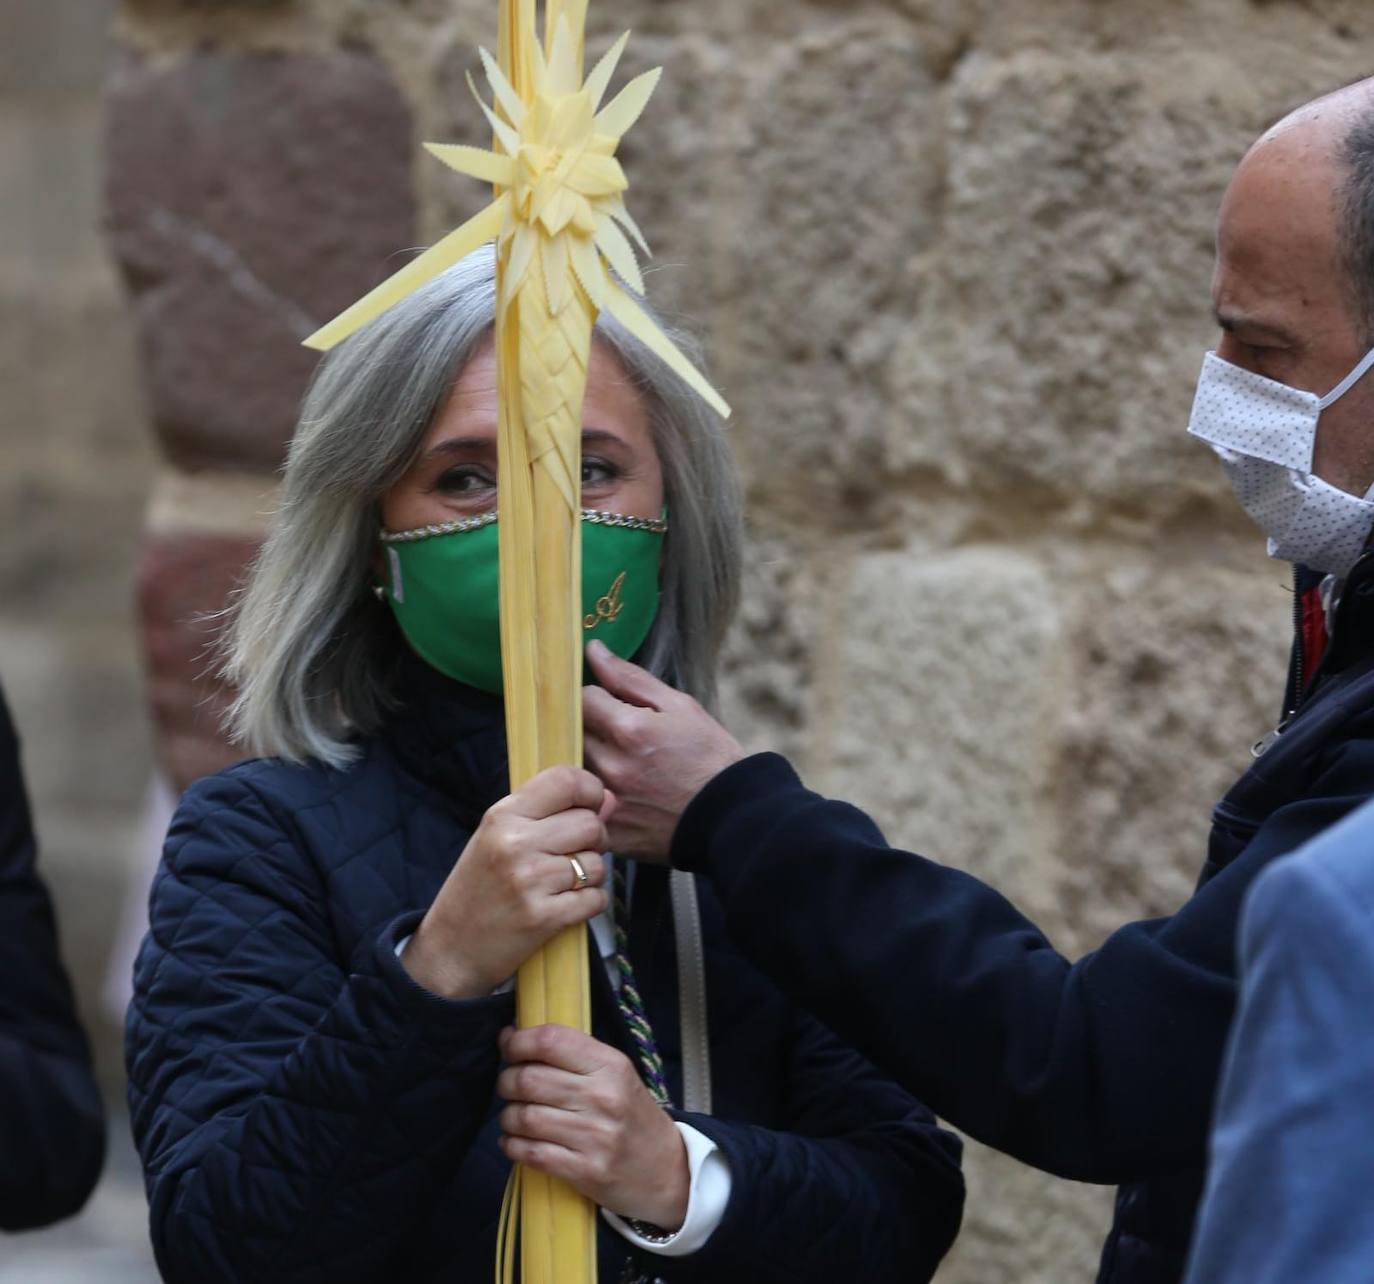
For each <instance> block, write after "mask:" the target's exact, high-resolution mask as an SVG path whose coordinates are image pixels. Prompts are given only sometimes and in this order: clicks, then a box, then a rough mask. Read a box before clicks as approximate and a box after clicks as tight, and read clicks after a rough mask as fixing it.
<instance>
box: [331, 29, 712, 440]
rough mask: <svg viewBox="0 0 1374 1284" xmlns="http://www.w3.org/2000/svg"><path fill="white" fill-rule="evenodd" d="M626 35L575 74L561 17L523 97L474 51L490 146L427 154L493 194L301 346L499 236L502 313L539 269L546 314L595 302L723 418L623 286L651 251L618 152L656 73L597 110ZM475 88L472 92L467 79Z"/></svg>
mask: <svg viewBox="0 0 1374 1284" xmlns="http://www.w3.org/2000/svg"><path fill="white" fill-rule="evenodd" d="M628 40H629V33H628V32H626V33H625V35H623V36H621V37H620V39H619V40H617V41H616V43H615V45H614V46H613V47H612V48H611V49H610V51H609V52H608V53H607V54H606V55H605V57H603V58H602V59H601V61H600V62H599V63H597V65H596V67H595V68H593V70H592V72H591V73H590V74H589V75H588V76H587V78H586V80H585V81H583V80H582V78H581V72H580V69H579V66H578V63H579V55H578V53H577V52H576V48H575V42H574V38H573V36H572V34H571V32H570V30H569V27H568V24H567V21H566V19H565V18H561V17H560V18H559V20H558V23H557V25H556V27H555V31H554V36H553V42H552V47H551V48H550V50H549V51H548V53H547V55H546V54H545V52H544V50H543V49H542V48H541V47H540V45H539V42H538V41H535V42H533V43H532V46H531V53H532V67H533V76H532V93H531V94H530V96H529V98H528V100H526V99H523V98H522V97H521V96H520V94H518V93H517V92H516V90H515V87H514V86H513V85H512V84H511V82H510V80H509V79H508V78H507V77H506V75H505V74H504V73H503V72H502V70H501V69H500V67H498V66H497V64H496V61H495V59H493V58H492V56H491V55H490V54H489V53H488V52H487V51H486V50H485V49H480V50H479V51H478V52H479V54H480V55H481V59H482V66H483V69H484V71H485V73H486V77H487V81H488V83H489V84H490V86H491V90H492V96H493V104H494V105H488V104H487V103H486V102H484V101H483V100H482V99H481V98H480V96H479V97H478V105H479V106H480V107H481V109H482V111H483V112H484V113H485V115H486V117H487V119H488V121H490V123H491V127H492V130H493V132H494V134H495V138H496V145H497V150H492V151H487V150H484V149H482V148H478V147H466V146H461V145H457V144H445V143H426V144H425V150H426V151H428V152H429V153H430V154H431V155H433V156H435V157H437V158H438V159H439V160H441V161H443V162H444V164H446V165H448V166H449V167H450V168H451V169H455V170H457V171H458V172H459V173H460V174H466V175H468V176H469V177H471V178H476V179H480V180H482V181H483V182H487V183H491V184H492V185H493V186H494V187H495V189H496V197H495V199H494V200H493V201H492V202H491V204H490V205H488V206H487V207H486V208H485V209H483V210H482V211H481V212H480V213H479V214H477V215H475V216H474V217H473V218H471V219H469V220H468V221H467V222H466V223H464V224H463V225H462V226H461V227H458V228H456V229H455V230H454V231H452V232H450V233H449V234H448V235H447V236H446V237H444V238H443V239H442V240H441V241H439V242H438V243H437V244H435V245H434V246H432V247H431V248H430V249H429V250H427V251H426V252H425V253H424V254H421V255H420V256H419V257H418V258H416V259H414V260H413V261H412V262H410V263H409V264H407V265H406V266H405V267H404V268H402V269H401V270H400V271H399V272H397V273H396V274H395V275H394V276H392V277H390V278H388V279H387V280H386V281H384V282H382V284H381V285H379V286H378V287H377V288H376V289H375V290H373V291H371V293H369V294H367V295H365V296H364V297H363V298H361V299H359V300H358V302H356V303H355V304H353V305H352V307H350V308H348V309H347V310H345V311H344V312H342V313H340V315H339V316H338V317H336V318H335V319H334V320H333V321H331V322H329V323H328V324H327V325H325V326H323V327H322V328H321V329H319V330H318V331H316V332H315V333H314V334H312V335H311V336H310V337H309V338H308V339H306V340H305V345H306V346H307V347H310V348H316V349H319V350H320V351H327V350H328V349H330V348H332V347H334V345H335V344H337V343H339V342H341V341H342V340H344V339H346V338H347V337H348V336H349V335H350V334H352V333H353V332H354V331H356V330H358V329H360V328H361V327H362V326H364V325H365V324H367V322H369V321H371V320H372V319H373V318H375V317H377V316H379V315H381V313H383V312H385V311H386V310H387V309H388V308H390V307H392V306H393V305H394V304H396V303H398V302H400V300H401V299H403V298H405V296H406V295H408V294H410V293H411V292H412V291H414V290H416V289H418V288H419V287H420V286H421V285H423V284H424V283H425V282H426V281H429V280H430V279H432V278H433V277H435V276H437V275H438V274H439V273H440V272H442V271H444V270H445V269H446V268H448V267H451V266H452V265H453V264H455V263H457V262H458V261H459V260H460V259H462V258H463V257H464V256H466V255H467V254H469V253H471V252H472V251H473V250H475V249H477V248H478V247H479V246H481V245H484V244H486V243H487V242H489V241H492V240H496V241H497V242H498V243H499V253H500V257H501V260H502V262H503V263H504V264H505V270H504V272H503V274H502V295H501V300H500V306H501V311H502V313H503V314H504V313H505V311H506V310H507V309H508V308H509V306H510V304H511V302H512V301H513V300H514V299H515V298H517V297H518V296H519V295H520V294H521V293H522V292H523V291H524V290H526V289H527V288H529V286H530V284H531V280H532V274H533V273H534V272H535V271H538V272H539V273H540V274H541V279H540V282H539V285H540V286H542V289H543V291H544V293H545V296H546V300H547V303H546V306H547V307H548V309H549V311H550V312H551V313H552V314H553V315H554V316H555V317H557V316H561V315H562V314H563V313H564V312H565V311H566V310H567V309H568V307H569V306H570V305H572V304H573V303H575V302H580V300H579V298H578V293H577V292H578V290H579V289H580V290H581V291H582V293H583V295H585V298H586V300H587V301H588V302H590V304H591V305H592V307H593V308H594V309H596V310H598V311H600V310H605V311H607V312H609V313H610V314H611V315H612V316H614V317H615V318H616V319H617V320H618V321H619V322H620V323H621V324H622V325H623V326H624V327H625V328H626V329H627V330H629V331H630V332H631V333H632V334H634V335H635V336H636V337H637V338H638V339H640V340H641V341H642V342H643V343H644V344H646V346H648V347H649V348H650V350H651V351H653V352H654V353H655V355H657V356H658V357H659V358H660V359H661V360H663V361H664V362H665V363H666V364H667V365H668V366H669V367H670V368H671V369H672V370H673V371H674V372H675V373H677V375H678V376H679V377H680V378H682V379H683V380H684V381H685V382H686V383H687V384H688V385H689V386H690V387H691V388H693V390H694V391H696V392H697V393H698V395H700V396H701V397H702V398H703V399H704V400H705V401H706V402H707V404H708V405H710V406H711V407H712V408H713V409H714V410H715V411H716V412H717V413H718V414H720V415H721V416H722V417H727V418H728V417H729V414H730V408H729V406H728V405H726V403H725V401H724V400H723V399H722V398H721V396H720V394H719V393H717V392H716V390H715V389H714V388H712V387H711V385H710V384H709V383H708V382H707V381H706V379H705V378H704V377H703V376H702V375H701V374H700V372H699V371H698V370H697V369H696V368H695V367H694V366H693V365H692V364H691V362H690V361H688V360H687V358H686V357H685V356H684V355H683V354H682V353H681V352H680V351H679V350H678V348H677V347H676V346H675V345H674V344H673V343H672V342H671V340H669V339H668V338H667V336H666V335H664V334H663V332H662V331H661V330H660V329H659V328H658V327H657V326H656V325H655V324H654V323H653V321H652V320H651V319H650V318H649V316H648V314H647V313H646V312H645V311H644V310H643V309H642V308H641V307H640V306H639V304H638V303H637V302H636V301H635V300H634V298H633V297H631V295H630V293H629V292H628V290H632V291H633V292H634V293H635V294H637V295H641V296H642V295H643V293H644V278H643V276H642V275H641V273H640V269H639V262H638V260H637V258H636V255H635V245H636V244H637V245H638V246H639V248H640V249H641V250H642V251H643V252H644V253H645V254H648V253H649V247H648V245H647V244H646V242H645V240H644V237H643V235H642V234H641V232H640V230H639V228H638V227H637V226H636V225H635V222H634V219H633V218H631V216H630V213H629V211H628V210H627V209H626V208H625V192H626V190H627V189H628V188H629V180H628V179H627V178H626V177H625V171H624V170H623V169H622V168H621V166H620V162H619V161H618V160H616V155H615V154H616V151H617V149H618V148H619V146H620V140H621V139H622V138H623V137H624V136H625V134H626V132H627V131H628V130H629V129H630V127H631V126H632V125H633V124H634V123H635V121H637V120H638V119H639V117H640V114H641V113H642V112H643V111H644V108H645V106H646V105H647V104H648V102H649V99H650V98H651V97H652V95H653V92H654V90H655V88H656V87H657V85H658V80H659V76H660V74H661V71H662V69H661V68H655V69H654V70H653V71H649V72H645V73H644V74H643V75H641V76H638V77H636V78H635V79H634V80H632V81H630V83H629V84H627V85H626V86H625V87H624V88H623V89H622V90H621V91H620V93H619V94H617V95H616V97H615V98H614V99H612V100H611V102H610V103H608V104H607V105H606V106H605V107H602V105H601V104H602V100H603V99H604V97H605V95H606V91H607V89H608V87H609V85H610V81H611V77H612V76H613V75H614V74H615V70H616V67H617V66H618V65H619V63H620V58H621V55H622V54H623V53H624V51H625V45H626V42H627V41H628ZM469 83H470V84H471V78H469ZM473 93H474V95H475V96H476V94H477V91H476V88H475V86H474V87H473ZM631 238H633V242H634V243H633V244H632V243H631ZM617 277H618V278H619V280H617ZM622 282H623V283H624V284H623V285H622V284H621V283H622ZM626 287H628V290H627V289H626Z"/></svg>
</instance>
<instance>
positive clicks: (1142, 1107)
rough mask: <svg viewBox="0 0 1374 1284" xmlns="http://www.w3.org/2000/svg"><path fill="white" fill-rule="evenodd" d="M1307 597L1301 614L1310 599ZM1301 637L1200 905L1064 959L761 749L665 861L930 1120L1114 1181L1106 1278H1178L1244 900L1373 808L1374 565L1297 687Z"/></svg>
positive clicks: (1015, 918) (1207, 870) (723, 783)
mask: <svg viewBox="0 0 1374 1284" xmlns="http://www.w3.org/2000/svg"><path fill="white" fill-rule="evenodd" d="M1299 589H1300V590H1301V592H1300V594H1299V601H1300V603H1304V604H1305V605H1306V606H1307V607H1308V608H1309V610H1308V614H1309V616H1310V614H1311V612H1310V608H1311V606H1312V601H1313V599H1312V585H1311V584H1310V582H1307V581H1306V580H1300V582H1299ZM1302 622H1303V621H1302V620H1301V616H1300V623H1302ZM1306 623H1307V624H1309V625H1310V623H1311V621H1310V619H1309V620H1307V621H1306ZM1304 631H1305V630H1303V629H1300V630H1299V642H1298V647H1297V649H1296V650H1295V662H1294V674H1293V678H1292V680H1291V681H1290V695H1291V696H1292V697H1293V704H1294V705H1296V706H1297V708H1296V713H1294V714H1293V715H1292V716H1291V717H1289V718H1288V719H1287V722H1286V725H1285V726H1284V728H1283V731H1282V734H1281V735H1279V736H1278V737H1277V738H1276V739H1273V740H1272V743H1269V744H1268V745H1267V747H1265V748H1264V749H1263V752H1262V753H1261V755H1260V756H1259V757H1258V758H1257V759H1256V760H1255V762H1254V763H1253V765H1252V766H1251V768H1250V769H1249V770H1248V771H1247V772H1246V773H1245V775H1244V776H1242V777H1241V779H1240V780H1239V781H1238V782H1237V783H1236V784H1235V785H1234V786H1233V787H1232V789H1231V790H1230V792H1229V793H1227V795H1226V796H1225V798H1223V799H1222V801H1221V802H1220V803H1219V804H1218V805H1217V808H1216V810H1215V813H1214V815H1213V823H1212V833H1211V838H1210V842H1209V846H1208V852H1207V860H1206V863H1205V864H1204V865H1203V867H1202V871H1201V876H1200V878H1199V881H1198V888H1197V891H1196V893H1195V894H1194V895H1193V897H1192V899H1191V900H1189V901H1188V903H1187V904H1186V905H1184V906H1183V908H1182V909H1180V910H1179V911H1178V913H1176V914H1175V915H1174V916H1173V917H1172V918H1163V919H1155V920H1151V921H1148V922H1140V923H1132V924H1130V925H1128V926H1126V927H1123V928H1122V929H1121V930H1120V931H1118V932H1116V933H1114V934H1113V935H1112V936H1111V937H1109V938H1108V940H1107V941H1106V942H1105V943H1104V944H1103V946H1102V947H1101V948H1100V949H1098V950H1096V951H1095V952H1093V953H1092V954H1089V955H1088V956H1086V957H1085V958H1082V959H1080V960H1079V961H1078V962H1077V963H1070V962H1069V961H1068V960H1067V959H1065V958H1063V957H1062V956H1061V955H1060V954H1058V953H1057V952H1056V951H1055V949H1054V948H1053V946H1052V945H1051V944H1050V942H1049V941H1048V940H1047V939H1046V938H1045V936H1044V934H1043V933H1041V932H1040V930H1039V929H1038V928H1037V927H1036V926H1035V925H1034V924H1033V923H1031V922H1029V921H1028V920H1027V919H1026V918H1025V917H1024V916H1023V915H1022V914H1020V913H1019V912H1018V911H1017V910H1016V909H1015V907H1013V906H1012V905H1010V904H1009V903H1008V902H1007V901H1006V900H1005V899H1003V897H1001V896H1000V895H999V894H998V893H997V892H995V891H993V890H992V889H991V888H989V887H987V886H985V885H984V884H983V883H981V882H979V881H978V880H977V879H975V878H971V877H970V876H969V875H967V874H963V873H960V872H958V871H956V870H952V869H947V868H945V867H943V866H941V865H938V864H935V863H934V862H932V861H929V860H925V859H923V858H921V857H918V856H913V855H910V854H908V853H906V852H900V851H894V850H893V849H892V848H891V847H889V846H888V845H887V843H886V842H885V841H884V840H883V836H882V835H881V834H880V833H879V832H878V829H877V828H876V827H875V826H874V824H873V822H872V821H871V820H869V818H868V817H867V816H865V815H864V814H863V813H861V812H859V811H857V810H856V809H854V808H853V807H850V806H848V805H846V804H844V803H840V802H832V801H827V800H826V799H824V798H821V797H819V796H817V795H816V794H814V793H810V792H808V791H807V790H806V789H805V788H804V787H803V786H802V784H801V782H800V781H799V780H798V779H797V777H796V775H795V774H794V773H793V771H792V769H791V768H790V767H789V766H788V764H787V763H786V761H784V760H783V759H782V758H779V757H777V756H776V755H771V754H762V755H757V756H755V757H752V758H748V759H745V760H744V761H743V762H741V763H738V764H736V765H735V766H733V767H731V768H730V769H729V770H727V771H725V772H723V773H722V774H721V775H719V776H717V777H716V779H715V780H713V781H712V782H711V783H709V784H708V785H707V786H706V788H705V789H704V790H703V791H702V792H701V793H700V794H699V795H698V796H697V797H696V798H695V799H694V800H693V802H692V804H691V805H690V807H689V808H688V809H687V811H686V812H685V813H684V815H683V817H682V820H681V822H680V824H679V826H678V830H677V832H676V834H675V835H674V840H673V850H672V859H673V862H674V864H676V865H678V866H680V867H682V868H686V869H692V870H697V871H702V872H706V873H709V874H710V876H711V880H712V882H713V884H714V886H715V888H716V890H717V892H718V893H719V895H720V897H721V900H722V902H723V903H724V906H725V911H726V921H727V927H728V929H729V931H730V933H731V935H732V936H733V938H734V939H735V941H736V943H737V944H739V945H740V946H741V947H742V948H743V950H744V952H745V953H746V954H747V955H748V956H749V957H750V958H751V959H753V960H754V961H755V962H756V963H758V965H759V966H760V967H761V968H763V969H764V970H765V971H766V972H768V974H769V975H770V976H772V977H773V978H774V979H775V980H776V981H777V982H778V984H779V985H780V986H781V987H782V988H783V989H784V991H786V992H787V993H788V994H789V995H790V996H791V997H792V998H793V999H795V1000H796V1001H797V1002H799V1003H802V1004H803V1005H805V1006H806V1007H808V1008H809V1009H810V1010H811V1011H813V1012H814V1013H815V1014H816V1015H817V1016H819V1017H820V1019H821V1020H822V1021H825V1022H826V1023H827V1024H828V1025H829V1026H830V1027H831V1028H832V1029H834V1030H835V1031H836V1032H837V1033H838V1034H840V1035H841V1036H842V1037H844V1038H846V1039H847V1040H849V1041H850V1042H852V1043H853V1044H854V1045H855V1046H856V1047H858V1048H859V1049H860V1050H861V1051H863V1052H864V1053H866V1054H867V1055H868V1056H869V1057H870V1058H872V1060H873V1061H874V1062H875V1064H877V1065H878V1066H879V1067H880V1068H881V1069H883V1070H886V1071H887V1072H888V1073H890V1074H892V1075H893V1076H894V1077H895V1078H897V1079H898V1080H899V1081H900V1082H902V1083H903V1084H905V1085H906V1087H908V1088H909V1089H910V1090H911V1091H912V1092H913V1093H914V1094H916V1095H917V1096H918V1097H920V1098H921V1100H923V1101H925V1102H927V1103H929V1105H930V1106H931V1107H932V1108H933V1109H934V1110H935V1111H936V1113H937V1114H939V1115H941V1116H942V1117H943V1118H945V1119H948V1120H949V1121H950V1122H951V1123H953V1124H955V1125H956V1126H957V1127H959V1128H962V1129H964V1130H965V1131H967V1132H968V1133H969V1134H971V1135H972V1136H974V1137H977V1138H979V1139H980V1140H982V1141H984V1142H986V1143H988V1144H989V1145H991V1146H995V1147H997V1148H998V1149H999V1150H1003V1151H1006V1152H1007V1153H1008V1154H1011V1155H1014V1156H1015V1157H1017V1158H1018V1159H1021V1160H1023V1161H1025V1162H1026V1163H1028V1164H1033V1165H1035V1166H1036V1167H1038V1168H1043V1169H1045V1170H1047V1171H1049V1172H1052V1173H1057V1174H1059V1175H1061V1176H1064V1177H1069V1178H1073V1179H1076V1180H1079V1181H1089V1182H1103V1183H1110V1184H1115V1185H1119V1186H1120V1187H1121V1190H1120V1193H1119V1196H1118V1199H1117V1206H1116V1218H1115V1223H1114V1225H1113V1227H1112V1231H1111V1234H1110V1236H1109V1238H1108V1239H1107V1243H1106V1246H1105V1249H1104V1252H1103V1259H1102V1267H1101V1274H1100V1276H1099V1280H1100V1281H1102V1282H1103V1284H1107V1282H1110V1284H1175V1282H1176V1281H1178V1280H1179V1279H1180V1278H1181V1277H1182V1275H1183V1269H1184V1262H1185V1257H1186V1253H1187V1248H1188V1241H1189V1236H1190V1234H1191V1230H1192V1225H1193V1220H1194V1215H1195V1212H1196V1208H1197V1204H1198V1200H1199V1197H1200V1195H1201V1190H1202V1175H1203V1167H1204V1162H1205V1158H1206V1145H1207V1135H1208V1126H1209V1121H1210V1117H1211V1110H1212V1100H1213V1094H1214V1092H1215V1089H1216V1085H1217V1079H1218V1076H1219V1073H1220V1066H1221V1061H1222V1055H1223V1051H1224V1047H1225V1042H1226V1035H1227V1030H1228V1027H1229V1025H1230V1022H1231V1015H1232V1009H1233V1006H1234V1003H1235V997H1236V977H1235V935H1236V921H1237V914H1238V910H1239V907H1240V904H1241V900H1242V897H1243V896H1244V894H1245V891H1246V889H1247V888H1248V887H1249V885H1250V883H1251V881H1252V880H1253V879H1254V877H1255V875H1256V874H1257V873H1258V872H1259V871H1260V870H1261V869H1263V868H1264V867H1265V866H1266V865H1268V864H1269V863H1270V862H1271V861H1272V860H1274V859H1275V858H1276V857H1279V856H1282V855H1283V854H1284V853H1286V852H1290V851H1292V850H1293V849H1294V848H1296V847H1298V846H1299V845H1301V844H1302V843H1304V842H1305V841H1306V840H1307V839H1309V838H1311V837H1312V836H1313V835H1314V834H1317V833H1319V832H1320V831H1321V830H1323V829H1325V828H1326V827H1327V826H1328V825H1331V824H1333V823H1334V822H1335V821H1337V820H1339V819H1340V818H1341V817H1342V816H1344V815H1345V814H1346V813H1348V812H1349V811H1351V810H1353V809H1354V808H1355V807H1357V806H1359V805H1360V804H1361V803H1362V802H1364V801H1365V800H1366V799H1367V798H1369V797H1370V796H1371V794H1374V672H1371V670H1372V669H1374V555H1371V554H1367V555H1366V556H1365V557H1364V558H1362V559H1361V561H1360V562H1359V563H1358V564H1357V566H1356V567H1355V569H1354V570H1353V571H1352V572H1351V575H1350V576H1349V578H1348V580H1347V583H1346V586H1345V591H1344V594H1343V596H1342V600H1341V604H1340V607H1339V609H1338V612H1337V618H1336V622H1335V627H1334V629H1333V631H1332V637H1331V643H1330V646H1329V647H1328V648H1327V649H1326V653H1325V656H1324V658H1323V659H1322V662H1321V666H1320V668H1318V669H1317V670H1316V672H1315V673H1314V674H1313V675H1312V677H1311V680H1310V681H1304V675H1303V674H1302V669H1303V667H1304V657H1303V645H1302V636H1303V633H1304ZM1306 631H1307V632H1310V629H1309V630H1306ZM1296 693H1305V694H1303V695H1302V698H1300V699H1299V698H1297V695H1296ZM1280 1229H1281V1228H1276V1233H1278V1232H1279V1230H1280Z"/></svg>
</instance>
